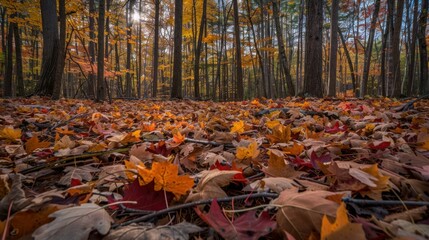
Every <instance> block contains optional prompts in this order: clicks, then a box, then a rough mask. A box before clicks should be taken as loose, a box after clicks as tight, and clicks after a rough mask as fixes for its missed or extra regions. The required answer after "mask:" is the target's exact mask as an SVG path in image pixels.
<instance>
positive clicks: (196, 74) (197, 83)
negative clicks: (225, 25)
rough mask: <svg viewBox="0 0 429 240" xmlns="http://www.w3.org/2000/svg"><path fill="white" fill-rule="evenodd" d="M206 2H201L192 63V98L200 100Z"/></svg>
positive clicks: (205, 0) (204, 0)
mask: <svg viewBox="0 0 429 240" xmlns="http://www.w3.org/2000/svg"><path fill="white" fill-rule="evenodd" d="M206 11H207V0H203V13H202V15H201V23H200V29H199V31H198V40H197V48H196V49H195V63H194V97H195V99H200V98H201V96H200V55H201V47H202V40H203V32H204V27H205V25H206V21H207V17H206Z"/></svg>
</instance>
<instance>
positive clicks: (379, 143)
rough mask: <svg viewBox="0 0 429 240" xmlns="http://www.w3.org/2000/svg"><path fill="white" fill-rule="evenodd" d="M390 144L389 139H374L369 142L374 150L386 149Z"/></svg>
mask: <svg viewBox="0 0 429 240" xmlns="http://www.w3.org/2000/svg"><path fill="white" fill-rule="evenodd" d="M389 146H390V142H388V141H374V142H372V143H370V144H368V147H369V148H371V149H374V150H384V149H386V148H388V147H389Z"/></svg>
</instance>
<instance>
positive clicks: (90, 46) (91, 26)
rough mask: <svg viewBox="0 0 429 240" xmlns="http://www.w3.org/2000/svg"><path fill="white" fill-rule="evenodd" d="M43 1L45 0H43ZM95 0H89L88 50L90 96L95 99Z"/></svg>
mask: <svg viewBox="0 0 429 240" xmlns="http://www.w3.org/2000/svg"><path fill="white" fill-rule="evenodd" d="M41 1H43V0H41ZM94 1H95V0H89V15H90V16H89V42H88V51H89V58H90V59H89V61H90V64H91V72H90V73H89V75H88V97H89V98H90V99H95V72H94V65H95V20H94V15H95V3H94Z"/></svg>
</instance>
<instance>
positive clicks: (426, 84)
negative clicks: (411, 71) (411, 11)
mask: <svg viewBox="0 0 429 240" xmlns="http://www.w3.org/2000/svg"><path fill="white" fill-rule="evenodd" d="M428 2H429V0H422V1H421V3H422V11H421V13H420V17H419V33H418V38H419V47H420V92H419V93H420V95H425V94H428V93H429V79H428V74H429V73H428V51H427V46H426V25H427V15H428V5H429V3H428Z"/></svg>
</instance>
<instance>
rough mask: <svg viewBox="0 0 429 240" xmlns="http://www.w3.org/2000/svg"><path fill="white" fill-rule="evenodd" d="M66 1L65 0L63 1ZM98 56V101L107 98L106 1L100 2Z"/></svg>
mask: <svg viewBox="0 0 429 240" xmlns="http://www.w3.org/2000/svg"><path fill="white" fill-rule="evenodd" d="M63 1H64V0H63ZM98 1H99V4H98V44H97V45H98V55H97V101H99V102H100V101H104V100H105V98H106V84H105V83H104V20H105V19H104V18H105V0H98Z"/></svg>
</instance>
